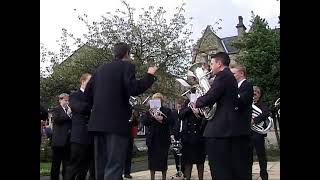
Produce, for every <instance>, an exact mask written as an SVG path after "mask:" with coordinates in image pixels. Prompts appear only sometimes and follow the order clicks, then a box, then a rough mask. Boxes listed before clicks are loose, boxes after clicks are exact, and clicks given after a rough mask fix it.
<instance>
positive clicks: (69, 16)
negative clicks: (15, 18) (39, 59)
mask: <svg viewBox="0 0 320 180" xmlns="http://www.w3.org/2000/svg"><path fill="white" fill-rule="evenodd" d="M127 2H128V3H129V4H130V5H131V6H132V7H134V8H136V13H137V14H139V12H141V8H143V7H144V8H148V6H150V5H153V6H155V7H159V6H162V7H164V9H165V10H166V11H167V12H168V18H169V17H170V16H171V17H172V14H173V12H175V8H176V7H178V6H180V5H181V3H182V2H185V3H186V6H185V10H186V12H185V16H186V17H193V20H192V21H191V23H192V24H193V28H192V32H193V34H192V35H191V38H192V39H194V40H195V41H196V40H198V39H199V38H200V37H201V32H202V31H203V30H204V29H205V28H206V26H207V25H213V24H214V22H216V21H217V20H218V19H222V22H220V24H219V26H220V27H221V28H222V29H221V30H218V31H217V35H218V36H219V37H220V38H224V37H228V36H235V35H237V29H236V27H235V26H236V25H237V23H238V16H242V17H243V22H244V25H245V26H246V27H247V29H249V27H250V26H249V25H250V24H251V23H250V20H251V11H253V12H254V14H255V15H259V16H261V17H262V18H265V19H266V20H267V21H268V23H269V26H270V27H272V28H274V27H280V25H279V24H278V16H279V15H280V1H278V0H127ZM118 8H119V9H124V6H123V5H122V4H121V1H120V0H54V1H53V0H41V1H40V43H43V44H44V45H45V46H46V47H47V48H48V50H51V51H58V49H59V46H58V43H57V42H56V41H57V40H59V38H60V36H61V33H62V31H61V29H62V28H66V29H67V30H68V31H69V32H71V33H73V34H74V35H75V36H80V37H82V34H84V33H86V32H87V31H86V27H85V25H84V24H83V23H82V22H81V21H80V20H78V18H77V16H78V14H84V13H86V14H87V15H88V18H89V20H90V21H100V20H102V18H101V16H102V15H104V14H105V13H106V12H114V11H115V10H116V9H118ZM75 9H76V11H75Z"/></svg>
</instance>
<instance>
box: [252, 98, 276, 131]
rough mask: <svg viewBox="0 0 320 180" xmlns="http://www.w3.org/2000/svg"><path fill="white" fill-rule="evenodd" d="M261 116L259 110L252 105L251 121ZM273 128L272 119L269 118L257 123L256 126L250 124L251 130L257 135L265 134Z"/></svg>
mask: <svg viewBox="0 0 320 180" xmlns="http://www.w3.org/2000/svg"><path fill="white" fill-rule="evenodd" d="M260 114H262V111H261V109H260V108H258V107H257V106H256V105H254V104H252V119H254V118H255V117H258V116H259V115H260ZM272 126H273V119H272V118H271V117H270V116H269V117H268V118H267V119H266V120H264V121H262V122H260V123H258V124H254V123H253V124H251V129H252V130H253V131H255V132H257V133H259V134H267V133H268V132H269V131H270V129H271V128H272Z"/></svg>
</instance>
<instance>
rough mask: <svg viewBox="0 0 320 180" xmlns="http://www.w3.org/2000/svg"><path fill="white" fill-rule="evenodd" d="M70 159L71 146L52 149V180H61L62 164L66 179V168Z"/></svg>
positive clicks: (63, 174) (63, 175)
mask: <svg viewBox="0 0 320 180" xmlns="http://www.w3.org/2000/svg"><path fill="white" fill-rule="evenodd" d="M69 159H70V144H69V145H66V146H61V147H52V164H51V172H50V180H59V175H60V165H61V164H62V177H63V178H64V177H65V174H66V173H65V172H66V166H67V163H68V161H69Z"/></svg>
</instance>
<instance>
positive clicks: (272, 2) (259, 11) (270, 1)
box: [232, 0, 280, 18]
mask: <svg viewBox="0 0 320 180" xmlns="http://www.w3.org/2000/svg"><path fill="white" fill-rule="evenodd" d="M232 3H233V4H234V5H235V6H237V7H239V8H241V9H246V10H249V11H253V12H254V13H255V14H256V15H259V16H261V17H262V18H271V17H274V16H277V15H279V14H280V1H276V0H232Z"/></svg>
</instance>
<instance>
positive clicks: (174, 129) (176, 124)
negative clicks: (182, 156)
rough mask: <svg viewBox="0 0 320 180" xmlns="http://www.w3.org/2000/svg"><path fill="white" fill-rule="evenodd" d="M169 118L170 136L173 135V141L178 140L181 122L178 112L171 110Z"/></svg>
mask: <svg viewBox="0 0 320 180" xmlns="http://www.w3.org/2000/svg"><path fill="white" fill-rule="evenodd" d="M171 118H172V126H171V127H170V135H174V138H175V140H179V139H180V132H179V131H180V123H181V120H180V119H179V114H178V110H176V109H173V110H172V111H171Z"/></svg>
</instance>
